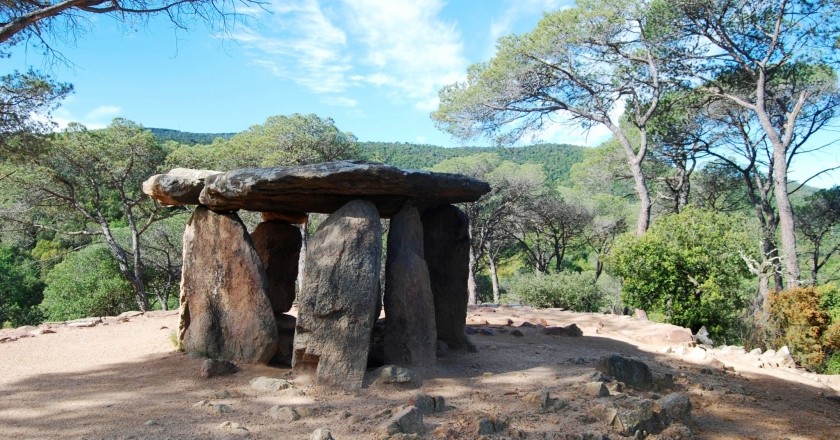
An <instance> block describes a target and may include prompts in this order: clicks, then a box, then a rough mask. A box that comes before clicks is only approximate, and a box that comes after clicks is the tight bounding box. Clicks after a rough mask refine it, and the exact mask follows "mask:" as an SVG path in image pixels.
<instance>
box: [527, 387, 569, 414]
mask: <svg viewBox="0 0 840 440" xmlns="http://www.w3.org/2000/svg"><path fill="white" fill-rule="evenodd" d="M523 399H524V400H525V401H526V402H530V403H536V404H538V405H539V406H540V409H541V410H543V411H550V410H556V409H563V408H565V407H567V406H569V403H568V402H566V401H565V400H562V399H554V398H552V397H551V396H550V395H549V393H548V390H540V391H535V392H533V393H528V394H526V395H525V397H523Z"/></svg>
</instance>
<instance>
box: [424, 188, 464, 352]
mask: <svg viewBox="0 0 840 440" xmlns="http://www.w3.org/2000/svg"><path fill="white" fill-rule="evenodd" d="M422 220H423V243H424V246H423V248H424V255H425V259H426V264H427V265H428V267H429V280H430V282H431V288H432V296H433V298H434V303H435V327H436V330H437V338H438V339H439V340H442V341H444V342H446V344H447V345H448V346H449V348H451V349H453V350H466V349H469V347H470V344H469V343H468V341H467V337H466V335H465V334H464V327H465V325H466V321H467V296H468V293H467V265H468V263H469V258H470V236H469V231H468V220H467V216H466V214H464V213H463V212H462V211H461V210H460V209H458V208H456V207H455V206H452V205H447V206H441V207H438V208H435V209H433V210H430V211H428V212H426V213H425V214H423V218H422Z"/></svg>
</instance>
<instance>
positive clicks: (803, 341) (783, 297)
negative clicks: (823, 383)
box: [770, 287, 840, 371]
mask: <svg viewBox="0 0 840 440" xmlns="http://www.w3.org/2000/svg"><path fill="white" fill-rule="evenodd" d="M821 299H822V295H821V294H820V292H819V289H816V288H814V287H797V288H794V289H788V290H784V291H782V292H779V293H775V294H772V295H771V296H770V313H771V316H772V322H773V325H774V326H775V330H776V335H777V336H776V340H775V341H774V343H775V345H776V346H777V347H781V346H782V345H787V346H788V347H789V348H790V350H791V353H792V355H793V357H794V359H796V361H797V363H799V364H800V365H801V366H803V367H805V368H807V369H809V370H814V371H823V370H826V369H827V368H837V367H838V366H836V365H834V366H832V365H831V364H832V363H833V364H837V363H838V362H840V361H838V360H836V359H835V358H836V356H837V354H838V353H840V322H832V317H831V315H830V314H829V312H828V311H827V310H825V309H824V308H823V307H822V305H821Z"/></svg>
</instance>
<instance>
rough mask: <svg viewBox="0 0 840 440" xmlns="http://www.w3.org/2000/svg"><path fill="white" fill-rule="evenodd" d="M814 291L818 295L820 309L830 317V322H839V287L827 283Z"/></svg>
mask: <svg viewBox="0 0 840 440" xmlns="http://www.w3.org/2000/svg"><path fill="white" fill-rule="evenodd" d="M816 289H817V293H819V295H820V308H821V309H823V310H825V311H826V312H827V313H828V315H829V316H831V321H832V322H840V287H837V284H834V283H829V284H823V285H821V286H817V287H816Z"/></svg>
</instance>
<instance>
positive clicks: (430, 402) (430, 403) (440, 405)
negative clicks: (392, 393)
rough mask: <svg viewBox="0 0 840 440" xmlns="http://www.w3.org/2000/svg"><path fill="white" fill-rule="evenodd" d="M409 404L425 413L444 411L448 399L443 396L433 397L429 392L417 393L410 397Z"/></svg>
mask: <svg viewBox="0 0 840 440" xmlns="http://www.w3.org/2000/svg"><path fill="white" fill-rule="evenodd" d="M408 404H409V405H413V406H415V407H417V409H418V410H420V412H422V413H423V414H431V413H434V412H442V411H445V410H446V401H445V400H444V398H443V396H437V397H432V396H430V395H428V394H422V393H420V394H417V395H415V396H414V397H412V398H411V399H408Z"/></svg>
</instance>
